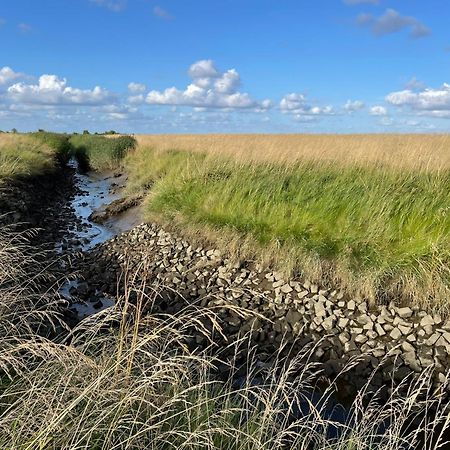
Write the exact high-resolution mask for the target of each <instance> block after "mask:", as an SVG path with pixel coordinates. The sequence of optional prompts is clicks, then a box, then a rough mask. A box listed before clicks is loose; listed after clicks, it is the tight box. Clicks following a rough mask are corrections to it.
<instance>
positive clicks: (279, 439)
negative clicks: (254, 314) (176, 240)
mask: <svg viewBox="0 0 450 450" xmlns="http://www.w3.org/2000/svg"><path fill="white" fill-rule="evenodd" d="M12 254H14V252H13V253H12ZM126 283H127V292H126V295H125V297H124V298H121V299H119V301H118V303H117V304H116V306H115V307H114V308H110V309H109V310H106V311H103V312H101V313H99V314H97V315H95V316H93V317H90V318H88V319H85V320H84V321H83V322H82V323H80V325H79V326H78V327H77V328H75V329H74V330H72V332H71V333H70V335H68V336H67V337H65V338H62V339H60V340H53V341H50V340H47V339H45V338H43V337H39V336H38V335H37V334H36V335H34V336H33V335H27V336H21V337H20V338H19V337H17V339H16V342H15V344H14V345H12V344H11V339H10V340H7V342H8V343H9V345H5V342H6V341H5V340H3V339H2V340H1V341H0V371H1V381H2V383H1V384H0V446H1V448H3V449H11V450H12V449H14V450H18V449H33V450H34V449H55V450H56V449H58V450H60V449H71V450H73V449H87V448H88V449H105V450H106V449H108V450H110V449H130V450H133V449H136V450H138V449H143V448H146V449H147V448H148V449H153V450H169V449H170V450H175V449H177V450H178V449H186V450H204V449H210V450H282V449H286V448H290V449H313V450H315V449H317V450H324V449H330V450H331V449H333V450H344V449H345V450H348V449H375V450H403V449H410V448H418V445H419V442H426V443H427V447H426V448H427V449H429V450H432V449H437V448H439V447H438V446H439V445H443V447H442V448H445V442H444V432H445V430H446V429H447V428H448V425H449V417H448V414H447V413H446V409H445V403H444V398H445V397H444V393H443V391H442V392H441V391H436V392H434V393H433V391H432V389H431V370H429V371H426V372H425V373H423V374H422V375H421V376H420V377H417V378H416V379H415V381H412V380H410V379H407V380H404V382H403V383H402V385H401V386H400V387H398V388H394V389H393V390H392V393H391V395H390V397H389V399H388V400H387V401H386V402H384V403H380V402H379V401H378V398H377V395H376V394H369V392H368V390H364V389H367V387H365V388H363V390H362V391H361V392H360V394H359V395H358V396H357V397H356V399H355V400H354V401H353V403H352V404H351V405H349V406H348V407H347V409H346V412H347V414H346V418H345V419H343V420H340V421H338V420H337V419H336V417H334V416H332V415H330V409H331V407H332V405H333V400H332V397H333V392H334V389H335V386H334V384H333V383H332V384H331V385H330V387H329V388H326V389H324V388H321V389H319V388H318V387H317V384H316V381H317V379H318V377H320V367H319V366H318V365H316V364H315V363H312V362H308V357H309V356H308V354H309V352H310V351H311V352H312V351H313V349H311V350H309V349H305V350H304V351H303V352H302V353H301V354H299V355H298V356H297V358H294V360H292V361H290V362H287V361H284V360H282V359H279V360H278V361H276V362H275V363H274V365H273V366H272V367H267V368H265V369H261V368H257V366H256V365H255V360H253V359H252V356H251V355H252V353H253V352H252V350H251V348H246V347H244V348H241V350H245V354H247V355H248V359H247V361H246V362H245V363H244V364H245V365H246V374H247V375H246V376H245V377H244V378H243V379H242V378H241V379H240V380H239V382H237V381H238V379H237V377H236V374H237V371H238V369H239V368H240V367H239V366H238V365H236V362H235V361H233V358H231V359H230V358H228V359H227V362H226V363H225V362H221V357H220V355H221V352H220V351H218V349H217V348H215V347H214V345H213V344H212V341H211V346H210V347H206V348H204V349H197V350H193V349H192V347H191V346H190V345H189V342H192V340H193V336H194V335H195V334H201V335H203V336H204V338H205V339H209V338H210V337H211V336H212V335H213V334H221V333H222V330H221V327H220V320H219V318H218V316H217V315H216V314H215V312H214V311H213V310H210V309H197V308H195V307H192V306H191V307H188V308H186V309H185V310H184V311H181V312H180V313H179V314H177V315H171V316H164V315H161V314H152V313H150V314H145V315H144V314H143V309H144V307H145V308H147V305H148V303H149V302H150V303H151V302H152V301H154V300H155V297H154V295H153V294H152V293H151V292H152V289H148V287H146V286H144V285H140V286H134V287H133V286H132V280H131V278H130V279H127V280H126ZM145 292H147V294H146V293H145ZM133 294H135V295H133ZM131 297H134V298H136V299H137V301H134V302H133V304H132V303H131V302H130V301H129V299H130V298H131ZM17 301H18V302H19V303H20V297H18V298H17ZM147 309H148V308H147ZM235 312H236V311H235ZM242 314H243V315H245V314H248V312H245V311H242ZM0 320H1V321H2V322H4V323H3V324H2V325H3V326H2V327H0V330H2V331H1V332H2V333H3V332H4V331H3V330H6V326H4V325H6V324H9V323H10V322H11V320H15V319H14V318H12V317H10V316H9V317H4V316H0ZM43 320H44V319H43ZM45 320H47V319H45ZM207 324H209V325H207ZM2 338H3V336H2ZM207 342H208V341H207ZM231 348H233V347H231ZM235 353H236V354H238V353H239V345H238V346H237V347H236V352H235ZM228 354H230V353H228ZM219 363H221V364H224V363H225V364H226V365H227V366H228V368H229V371H230V374H231V375H230V378H228V379H225V380H221V379H220V377H217V374H216V370H215V367H216V366H217V365H218V364H219ZM369 399H371V400H370V401H369ZM334 408H335V407H334Z"/></svg>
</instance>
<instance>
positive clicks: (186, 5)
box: [0, 0, 450, 133]
mask: <svg viewBox="0 0 450 450" xmlns="http://www.w3.org/2000/svg"><path fill="white" fill-rule="evenodd" d="M449 25H450V2H449V1H448V0H2V1H1V3H0V130H10V129H12V128H16V129H18V130H19V131H33V130H36V129H39V128H41V129H46V130H53V131H82V130H84V129H89V130H90V131H98V132H101V131H106V130H112V129H113V130H116V131H119V132H123V133H368V132H375V133H379V132H388V133H391V132H394V133H396V132H409V133H419V132H420V133H422V132H430V133H435V132H448V131H450V31H449V28H450V27H449Z"/></svg>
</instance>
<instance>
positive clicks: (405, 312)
mask: <svg viewBox="0 0 450 450" xmlns="http://www.w3.org/2000/svg"><path fill="white" fill-rule="evenodd" d="M397 314H398V315H399V316H400V317H401V318H402V319H409V318H410V317H411V316H412V315H413V310H412V309H411V308H409V307H408V306H405V307H404V308H397Z"/></svg>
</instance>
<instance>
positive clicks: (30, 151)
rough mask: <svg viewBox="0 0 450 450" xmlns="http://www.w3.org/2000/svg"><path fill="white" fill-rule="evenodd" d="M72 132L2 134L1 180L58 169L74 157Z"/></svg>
mask: <svg viewBox="0 0 450 450" xmlns="http://www.w3.org/2000/svg"><path fill="white" fill-rule="evenodd" d="M70 152H71V146H70V144H69V142H68V136H65V135H58V134H53V133H32V134H28V135H19V134H13V135H12V134H2V135H1V136H0V180H1V179H3V180H7V179H13V178H17V177H26V176H35V175H41V174H43V173H47V172H49V171H51V170H54V169H55V167H56V165H57V164H61V163H62V164H63V163H65V162H66V161H67V160H68V158H69V157H70Z"/></svg>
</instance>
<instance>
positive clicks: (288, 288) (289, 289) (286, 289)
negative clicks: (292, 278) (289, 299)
mask: <svg viewBox="0 0 450 450" xmlns="http://www.w3.org/2000/svg"><path fill="white" fill-rule="evenodd" d="M292 291H293V289H292V287H291V286H289V284H284V285H283V286H281V292H283V294H289V292H292Z"/></svg>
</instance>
